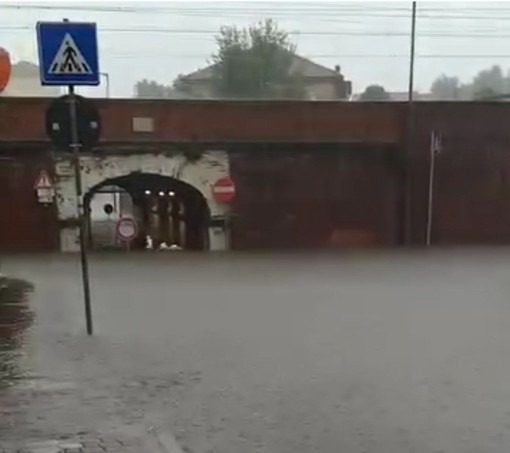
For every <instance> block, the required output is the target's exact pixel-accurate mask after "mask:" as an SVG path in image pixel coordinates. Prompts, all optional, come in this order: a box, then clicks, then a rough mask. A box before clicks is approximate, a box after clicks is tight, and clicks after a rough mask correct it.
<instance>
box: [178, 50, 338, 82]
mask: <svg viewBox="0 0 510 453" xmlns="http://www.w3.org/2000/svg"><path fill="white" fill-rule="evenodd" d="M215 66H216V64H212V65H210V66H207V67H206V68H203V69H199V70H198V71H195V72H192V73H190V74H187V75H185V76H183V77H182V78H183V79H184V80H188V81H199V80H211V79H212V78H213V77H214V67H215ZM289 72H290V74H300V75H301V76H302V77H312V78H321V77H338V76H339V75H341V74H340V73H339V72H337V71H336V70H334V69H330V68H327V67H326V66H322V65H320V64H317V63H315V62H313V61H312V60H309V59H308V58H305V57H302V56H300V55H294V58H293V60H292V64H291V67H290V71H289Z"/></svg>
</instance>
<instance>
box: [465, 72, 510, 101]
mask: <svg viewBox="0 0 510 453" xmlns="http://www.w3.org/2000/svg"><path fill="white" fill-rule="evenodd" d="M507 90H508V80H507V79H506V78H505V77H504V76H503V71H502V70H501V68H500V67H499V66H497V65H494V66H492V68H490V69H486V70H484V71H480V72H479V73H478V74H477V75H476V76H475V78H474V79H473V83H472V93H473V98H480V97H483V96H494V95H496V94H503V93H505V92H507Z"/></svg>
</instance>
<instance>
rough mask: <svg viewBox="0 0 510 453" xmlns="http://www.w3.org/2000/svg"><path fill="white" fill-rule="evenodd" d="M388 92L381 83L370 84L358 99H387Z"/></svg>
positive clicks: (388, 96)
mask: <svg viewBox="0 0 510 453" xmlns="http://www.w3.org/2000/svg"><path fill="white" fill-rule="evenodd" d="M389 98H390V95H389V93H388V92H387V91H386V90H385V89H384V87H382V86H381V85H370V86H368V87H366V88H365V91H363V93H362V94H361V96H360V98H359V99H360V101H387V100H388V99H389Z"/></svg>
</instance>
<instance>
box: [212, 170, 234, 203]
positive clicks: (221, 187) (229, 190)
mask: <svg viewBox="0 0 510 453" xmlns="http://www.w3.org/2000/svg"><path fill="white" fill-rule="evenodd" d="M211 190H212V194H213V196H214V199H215V200H216V201H218V202H219V203H230V202H231V201H232V200H233V199H234V197H235V195H236V186H235V184H234V181H232V179H231V178H230V176H224V177H223V178H220V179H218V180H217V181H216V182H215V183H214V184H213V185H212V187H211Z"/></svg>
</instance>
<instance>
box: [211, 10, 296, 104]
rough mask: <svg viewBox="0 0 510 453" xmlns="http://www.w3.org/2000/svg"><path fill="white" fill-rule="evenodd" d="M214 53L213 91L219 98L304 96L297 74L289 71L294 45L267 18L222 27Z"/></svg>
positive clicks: (286, 35)
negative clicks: (253, 23) (260, 20)
mask: <svg viewBox="0 0 510 453" xmlns="http://www.w3.org/2000/svg"><path fill="white" fill-rule="evenodd" d="M216 41H217V44H218V50H217V52H216V53H215V54H214V55H213V57H212V59H213V62H214V67H213V68H214V91H215V95H216V96H218V97H226V98H245V99H246V98H249V99H250V98H251V99H266V98H267V99H275V98H292V99H301V98H304V97H305V90H304V88H303V84H302V81H301V78H300V77H299V75H292V74H290V69H291V65H292V61H293V58H294V55H295V50H296V48H295V46H294V44H292V42H291V41H290V39H289V36H288V34H287V33H286V32H285V31H283V30H281V29H280V28H279V27H278V25H277V24H276V23H275V22H274V21H272V20H270V19H268V20H266V21H265V22H262V23H259V24H257V25H255V26H251V27H249V28H248V29H246V28H243V29H239V28H237V27H235V26H229V27H222V28H221V30H220V34H219V36H218V37H217V38H216Z"/></svg>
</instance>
